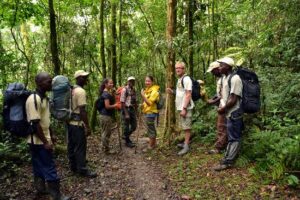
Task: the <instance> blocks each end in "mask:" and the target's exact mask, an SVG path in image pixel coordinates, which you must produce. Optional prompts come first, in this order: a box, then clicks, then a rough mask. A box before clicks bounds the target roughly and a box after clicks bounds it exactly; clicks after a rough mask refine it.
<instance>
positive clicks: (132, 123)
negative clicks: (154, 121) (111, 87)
mask: <svg viewBox="0 0 300 200" xmlns="http://www.w3.org/2000/svg"><path fill="white" fill-rule="evenodd" d="M134 86H135V78H134V77H133V76H130V77H128V79H127V85H126V86H125V87H123V89H122V91H121V96H120V102H121V119H122V128H123V134H124V137H125V145H126V146H127V147H130V148H133V147H135V144H134V143H133V142H132V141H131V140H130V135H131V134H132V133H133V132H134V131H135V130H136V127H137V116H136V113H137V108H138V104H137V96H136V91H135V88H134Z"/></svg>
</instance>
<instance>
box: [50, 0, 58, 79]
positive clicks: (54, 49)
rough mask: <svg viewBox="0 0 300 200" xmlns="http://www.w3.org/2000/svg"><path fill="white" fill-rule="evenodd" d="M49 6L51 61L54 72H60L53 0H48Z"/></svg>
mask: <svg viewBox="0 0 300 200" xmlns="http://www.w3.org/2000/svg"><path fill="white" fill-rule="evenodd" d="M48 4H49V5H48V6H49V18H50V46H51V54H52V62H53V65H54V74H55V75H57V74H59V73H60V60H59V56H58V45H57V34H56V22H55V11H54V6H53V0H48Z"/></svg>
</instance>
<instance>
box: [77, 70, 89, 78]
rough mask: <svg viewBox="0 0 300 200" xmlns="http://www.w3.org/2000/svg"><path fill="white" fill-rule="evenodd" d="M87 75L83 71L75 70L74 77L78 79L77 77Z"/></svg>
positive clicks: (87, 73)
mask: <svg viewBox="0 0 300 200" xmlns="http://www.w3.org/2000/svg"><path fill="white" fill-rule="evenodd" d="M89 74H90V73H89V72H85V71H84V70H77V71H76V72H75V74H74V77H75V78H78V77H79V76H87V75H89Z"/></svg>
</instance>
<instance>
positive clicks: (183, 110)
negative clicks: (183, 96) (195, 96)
mask: <svg viewBox="0 0 300 200" xmlns="http://www.w3.org/2000/svg"><path fill="white" fill-rule="evenodd" d="M186 114H187V111H186V109H182V111H181V112H180V116H181V117H183V118H185V117H186Z"/></svg>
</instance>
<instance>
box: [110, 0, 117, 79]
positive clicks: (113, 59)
mask: <svg viewBox="0 0 300 200" xmlns="http://www.w3.org/2000/svg"><path fill="white" fill-rule="evenodd" d="M116 14H117V5H116V3H115V2H114V0H112V1H111V35H112V41H111V64H112V66H111V78H112V80H113V82H114V83H116V79H117V47H116V43H117V30H116V21H117V17H116Z"/></svg>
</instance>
